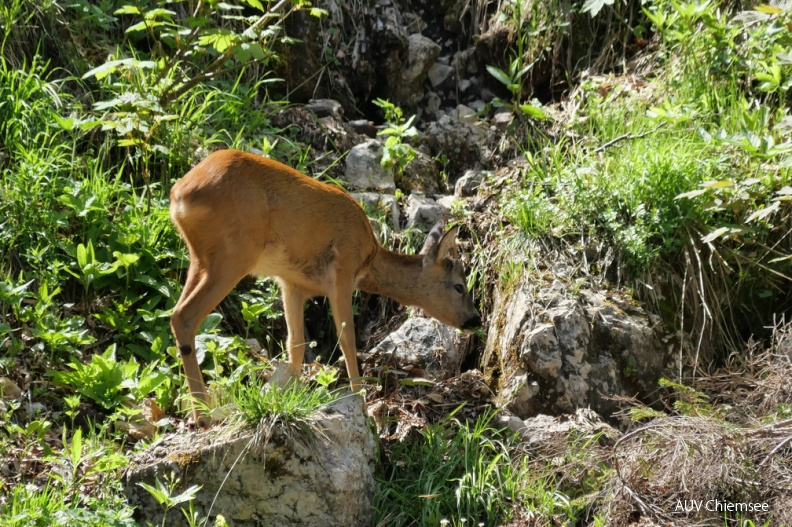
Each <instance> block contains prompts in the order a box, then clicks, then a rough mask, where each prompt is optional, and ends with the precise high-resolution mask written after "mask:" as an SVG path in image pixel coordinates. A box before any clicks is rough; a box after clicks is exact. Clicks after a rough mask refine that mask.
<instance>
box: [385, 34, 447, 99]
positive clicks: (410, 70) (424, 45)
mask: <svg viewBox="0 0 792 527" xmlns="http://www.w3.org/2000/svg"><path fill="white" fill-rule="evenodd" d="M438 55H440V46H439V45H438V44H437V43H436V42H434V41H433V40H432V39H430V38H429V37H425V36H423V35H421V34H420V33H415V34H412V35H410V36H408V37H407V62H406V63H405V64H404V67H403V69H402V73H401V82H400V83H399V85H398V86H396V87H395V88H396V95H397V104H399V105H400V106H401V107H402V108H404V109H406V110H407V111H413V109H414V108H415V106H416V105H417V104H418V102H419V101H420V100H421V99H422V98H423V96H424V90H423V84H424V81H425V80H426V77H427V75H428V74H429V69H430V68H431V67H432V65H433V64H434V63H435V62H436V61H437V57H438Z"/></svg>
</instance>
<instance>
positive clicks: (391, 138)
mask: <svg viewBox="0 0 792 527" xmlns="http://www.w3.org/2000/svg"><path fill="white" fill-rule="evenodd" d="M374 104H375V105H376V106H379V107H380V108H382V109H383V111H384V112H385V121H386V122H387V123H388V126H386V127H385V128H383V129H382V130H380V131H379V132H378V133H377V135H384V136H386V137H387V139H385V153H384V154H383V156H382V161H381V163H382V166H384V167H394V169H395V170H396V173H401V172H402V171H403V170H404V168H405V167H406V166H407V165H409V164H410V162H411V161H412V160H413V159H415V155H416V153H415V150H414V149H413V147H412V146H410V145H409V144H407V143H405V142H404V140H405V139H409V138H411V137H415V136H417V135H418V131H417V130H416V129H415V127H414V126H413V124H412V123H413V121H414V120H415V116H414V115H413V116H412V117H410V118H409V119H407V120H405V119H404V114H403V113H402V110H401V108H399V107H398V106H396V105H394V104H393V103H391V102H390V101H386V100H384V99H376V100H375V101H374Z"/></svg>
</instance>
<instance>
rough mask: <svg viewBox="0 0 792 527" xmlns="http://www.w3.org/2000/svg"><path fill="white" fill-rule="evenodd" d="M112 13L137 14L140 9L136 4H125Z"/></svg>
mask: <svg viewBox="0 0 792 527" xmlns="http://www.w3.org/2000/svg"><path fill="white" fill-rule="evenodd" d="M113 14H114V15H139V14H140V9H139V8H138V7H137V6H133V5H125V6H124V7H122V8H121V9H116V10H115V11H113Z"/></svg>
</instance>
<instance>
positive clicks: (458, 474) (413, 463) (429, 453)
mask: <svg viewBox="0 0 792 527" xmlns="http://www.w3.org/2000/svg"><path fill="white" fill-rule="evenodd" d="M491 419H492V414H488V415H485V416H483V417H481V418H479V419H478V420H477V421H476V422H475V423H472V424H470V423H467V422H465V423H459V422H458V421H456V420H454V419H448V420H447V421H445V422H443V423H440V424H435V425H430V426H428V427H427V429H426V430H424V431H420V432H419V434H418V436H417V437H414V438H411V439H410V438H408V439H405V440H403V441H401V442H399V443H396V444H395V445H393V446H392V448H391V450H390V451H389V452H388V458H389V459H390V464H389V465H388V466H386V467H385V468H384V470H383V472H382V473H381V475H380V476H379V477H378V484H379V486H378V490H377V494H376V495H375V497H374V508H375V511H376V514H375V519H374V520H373V522H372V524H373V525H394V526H395V525H426V526H432V525H463V524H464V523H465V522H467V525H477V524H479V522H483V524H484V525H496V524H497V522H499V521H502V520H505V519H506V518H507V517H508V514H509V511H510V509H511V507H512V505H513V504H514V503H515V500H516V499H517V497H518V491H519V487H520V485H521V479H522V477H524V475H525V474H524V471H522V470H521V466H520V463H519V462H518V460H517V459H516V457H514V456H515V446H516V442H515V441H514V438H513V437H511V436H510V435H509V434H507V433H504V432H502V431H498V430H496V429H495V428H493V427H492V426H491V425H490V422H491Z"/></svg>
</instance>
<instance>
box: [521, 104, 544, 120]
mask: <svg viewBox="0 0 792 527" xmlns="http://www.w3.org/2000/svg"><path fill="white" fill-rule="evenodd" d="M520 110H522V113H524V114H525V115H527V116H528V117H533V118H534V119H550V116H549V115H547V114H546V113H544V112H543V111H542V109H541V108H538V107H536V106H534V105H533V104H521V105H520Z"/></svg>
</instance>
